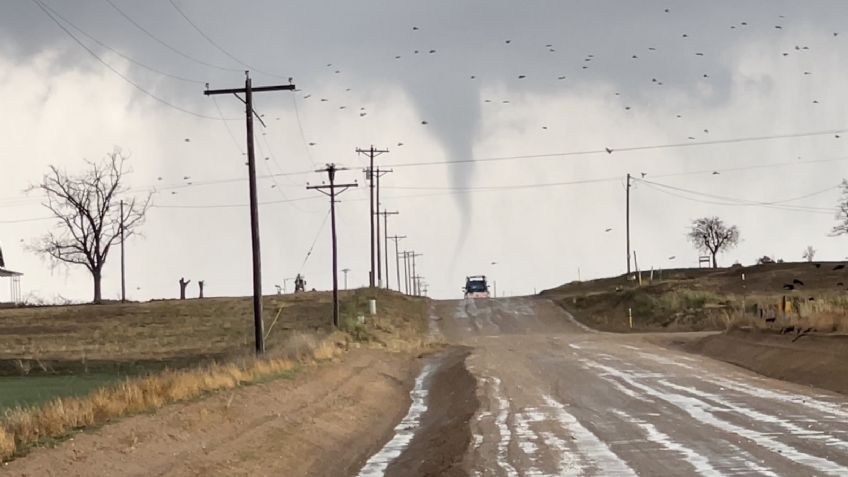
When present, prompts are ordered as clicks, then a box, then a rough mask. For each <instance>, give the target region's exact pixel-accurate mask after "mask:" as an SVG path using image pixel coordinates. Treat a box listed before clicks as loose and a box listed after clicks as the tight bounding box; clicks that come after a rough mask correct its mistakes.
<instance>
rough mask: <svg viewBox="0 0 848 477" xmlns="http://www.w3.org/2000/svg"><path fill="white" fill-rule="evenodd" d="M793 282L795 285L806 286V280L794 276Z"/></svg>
mask: <svg viewBox="0 0 848 477" xmlns="http://www.w3.org/2000/svg"><path fill="white" fill-rule="evenodd" d="M792 283H794V284H795V285H801V286H804V282H802V281H801V280H798V279H797V278H793V279H792Z"/></svg>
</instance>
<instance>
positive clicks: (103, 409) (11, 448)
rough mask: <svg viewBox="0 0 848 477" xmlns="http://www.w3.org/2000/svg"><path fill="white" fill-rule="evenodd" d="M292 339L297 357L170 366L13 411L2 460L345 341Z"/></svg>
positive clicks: (329, 351)
mask: <svg viewBox="0 0 848 477" xmlns="http://www.w3.org/2000/svg"><path fill="white" fill-rule="evenodd" d="M293 341H294V342H293V343H292V345H291V346H293V348H292V350H291V352H292V353H293V354H292V355H291V356H292V357H288V356H287V357H281V356H279V355H277V356H269V357H268V358H266V359H250V360H242V361H241V362H229V363H221V364H213V365H210V366H204V367H202V368H195V369H184V370H166V371H163V372H160V373H156V374H151V375H148V376H143V377H138V378H130V379H127V380H126V381H123V382H121V383H118V384H115V385H111V386H106V387H103V388H100V389H97V390H95V391H94V392H92V393H91V394H89V395H88V396H84V397H70V398H57V399H54V400H52V401H49V402H47V403H44V404H42V405H40V406H35V407H29V408H15V409H12V410H9V411H7V412H6V414H5V416H4V417H3V418H2V419H0V461H3V460H6V459H9V458H11V457H13V456H15V455H16V454H17V453H20V452H23V451H25V450H26V449H28V448H30V447H32V446H34V445H37V444H39V443H43V442H45V441H47V440H49V439H53V438H58V437H62V436H65V435H67V434H69V433H70V432H73V431H75V430H78V429H83V428H86V427H90V426H95V425H100V424H104V423H106V422H109V421H110V420H113V419H115V418H119V417H123V416H128V415H133V414H138V413H141V412H147V411H150V410H155V409H158V408H160V407H162V406H164V405H166V404H170V403H174V402H179V401H185V400H188V399H193V398H196V397H199V396H202V395H205V394H207V393H212V392H216V391H221V390H226V389H233V388H236V387H238V386H240V385H243V384H246V383H253V382H258V381H263V380H267V379H270V378H274V377H277V376H280V375H282V374H285V373H289V372H292V371H294V370H295V368H296V367H297V366H298V365H299V364H302V363H304V362H315V361H323V360H328V359H332V358H334V357H336V356H338V355H339V354H340V353H341V352H342V350H343V349H344V345H345V341H344V337H343V336H341V335H340V334H333V335H331V336H329V337H327V338H325V339H323V340H320V341H319V340H318V339H316V338H314V337H307V336H305V335H304V336H301V337H299V338H296V339H295V340H293ZM295 342H296V343H295Z"/></svg>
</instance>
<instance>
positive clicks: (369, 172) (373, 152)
mask: <svg viewBox="0 0 848 477" xmlns="http://www.w3.org/2000/svg"><path fill="white" fill-rule="evenodd" d="M387 152H389V150H388V149H374V146H373V145H372V146H371V147H370V148H368V149H361V148H358V147H357V148H356V153H357V154H365V155H367V156H368V158H369V165H368V169H366V170H365V178H366V179H367V180H368V188H369V189H370V190H369V197H370V202H371V206H370V213H369V215H370V220H371V271H370V272H369V275H368V284H369V286H370V287H371V288H374V279H375V278H376V274H375V272H376V270H375V269H374V265H375V263H376V262H375V255H374V253H375V247H374V245H375V244H374V186H375V184H374V174H373V171H374V158H375V157H377V156H379V155H381V154H385V153H387Z"/></svg>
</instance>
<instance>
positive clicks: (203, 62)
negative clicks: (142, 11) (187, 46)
mask: <svg viewBox="0 0 848 477" xmlns="http://www.w3.org/2000/svg"><path fill="white" fill-rule="evenodd" d="M105 2H106V3H108V4H109V5H111V6H112V8H114V9H115V10H116V11H117V12H118V13H120V14H121V16H123V17H124V18H125V19H126V20H127V21H128V22H130V23H132V24H133V26H135V27H136V28H138V29H139V30H141V32H143V33H144V34H145V35H147V36H149V37H150V38H152V39H153V40H154V41H156V42H157V43H159V44H161V45H162V46H164V47H165V48H167V49H169V50H171V51H173V52H174V53H176V54H178V55H180V56H182V57H183V58H185V59H187V60H190V61H193V62H195V63H197V64H200V65H203V66H208V67H210V68H215V69H218V70H223V71H232V72H238V73H241V72H242V71H241V70H240V69H238V68H228V67H226V66H220V65H216V64H212V63H208V62H206V61H203V60H200V59H198V58H195V57H194V56H191V55H189V54H188V53H185V52H183V51H181V50H179V49H177V48H176V47H174V46H173V45H171V44H169V43H166V42H165V41H164V40H162V39H160V38H159V37H157V36H156V35H154V34H153V33H151V32H150V31H149V30H147V29H146V28H144V27H143V26H141V25H140V24H139V23H138V22H136V21H135V20H133V19H132V17H130V16H129V15H128V14H127V13H126V12H124V11H123V10H121V9H120V8H118V6H117V5H115V4H114V3H113V2H112V0H105Z"/></svg>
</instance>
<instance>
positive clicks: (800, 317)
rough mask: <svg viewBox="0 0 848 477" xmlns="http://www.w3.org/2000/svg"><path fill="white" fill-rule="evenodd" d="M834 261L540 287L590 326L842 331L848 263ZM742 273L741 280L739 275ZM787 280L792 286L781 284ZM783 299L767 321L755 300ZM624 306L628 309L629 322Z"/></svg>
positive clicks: (766, 304) (772, 302)
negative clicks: (787, 306)
mask: <svg viewBox="0 0 848 477" xmlns="http://www.w3.org/2000/svg"><path fill="white" fill-rule="evenodd" d="M842 265H844V264H843V263H840V262H813V263H806V262H805V263H774V264H765V265H756V266H751V267H732V268H721V269H672V270H663V271H654V272H653V280H652V279H651V272H642V284H641V285H640V284H639V282H638V280H633V279H628V277H627V276H625V275H620V276H617V277H611V278H605V279H599V280H591V281H585V282H571V283H568V284H566V285H563V286H560V287H557V288H554V289H551V290H545V291H543V292H542V295H543V296H545V297H548V298H550V299H552V300H554V301H555V302H557V303H559V304H560V305H561V306H563V307H564V308H565V309H567V310H568V311H570V312H571V313H572V314H574V315H575V317H577V318H578V319H579V320H581V321H583V322H584V323H586V324H588V325H589V326H592V327H595V328H598V329H602V330H606V331H619V332H627V331H656V330H668V331H692V330H722V329H726V328H728V327H730V326H736V325H744V326H763V327H773V328H776V329H782V328H785V327H787V326H793V325H798V326H804V327H805V328H806V327H813V328H815V329H816V330H817V331H821V332H834V331H839V332H848V288H846V286H845V284H848V268H846V267H843V266H842ZM743 275H744V280H743ZM790 286H791V289H786V288H788V287H790ZM784 300H787V301H789V302H792V306H791V311H789V312H788V313H785V314H781V313H778V314H777V315H778V316H777V317H776V319H775V320H774V321H769V322H765V320H764V319H761V318H760V314H759V310H760V309H762V308H771V309H774V308H777V307H779V306H780V305H781V304H782V303H783V301H784ZM628 313H632V315H633V328H630V320H629V315H628Z"/></svg>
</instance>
